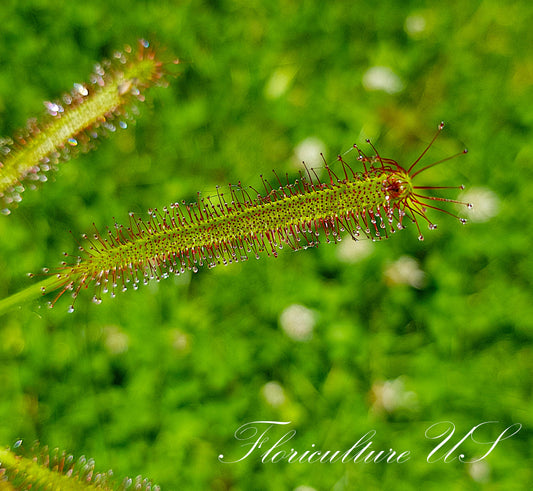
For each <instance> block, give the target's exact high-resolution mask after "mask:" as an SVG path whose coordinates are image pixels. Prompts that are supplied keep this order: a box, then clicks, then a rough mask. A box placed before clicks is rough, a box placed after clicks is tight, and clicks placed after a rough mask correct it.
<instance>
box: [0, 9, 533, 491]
mask: <svg viewBox="0 0 533 491" xmlns="http://www.w3.org/2000/svg"><path fill="white" fill-rule="evenodd" d="M532 22H533V6H532V5H531V3H530V2H527V1H522V2H513V3H512V4H511V3H510V2H508V3H502V2H499V1H497V0H486V1H471V0H467V1H461V2H459V1H453V2H441V3H437V2H420V1H405V2H394V1H392V0H388V1H354V2H348V1H344V2H323V1H308V2H295V1H272V2H266V1H254V0H246V1H229V0H228V1H214V0H213V1H209V2H199V1H183V2H168V1H166V2H165V1H162V2H157V4H156V2H147V1H131V0H129V1H117V0H115V1H113V0H106V1H101V0H98V1H93V2H90V3H89V4H87V5H85V6H84V5H82V4H80V3H79V2H57V1H52V0H46V1H44V0H41V1H39V2H31V1H24V2H15V1H4V2H2V5H1V6H0V26H1V28H0V66H1V69H0V134H2V135H12V134H13V133H14V132H15V131H16V129H17V128H20V127H22V126H24V124H25V121H26V120H27V118H29V117H31V116H36V115H39V114H41V113H42V111H43V105H42V102H43V101H44V100H53V99H55V98H59V97H60V95H61V94H62V93H63V92H64V91H67V90H70V88H71V87H72V84H73V83H74V82H80V81H85V80H88V77H89V74H90V73H91V70H92V67H93V65H94V63H95V62H98V61H101V60H102V59H104V58H106V57H110V56H112V54H113V51H114V50H116V49H120V48H122V46H123V45H124V44H125V43H130V44H134V43H135V42H136V40H137V38H140V37H145V38H146V39H149V40H151V41H154V42H156V43H157V44H158V45H159V46H163V47H164V48H165V50H166V52H168V53H172V54H174V55H176V56H178V57H180V59H181V60H182V61H183V63H182V64H181V65H180V66H179V67H178V70H177V71H178V72H179V73H180V76H179V77H177V78H176V79H173V80H172V81H171V85H170V86H169V87H168V88H166V89H153V90H152V91H151V92H150V94H149V96H148V102H147V103H146V104H144V105H143V106H142V107H141V117H140V118H139V120H138V121H137V124H136V125H135V126H134V127H131V128H129V129H128V130H126V131H120V132H118V134H116V135H113V136H112V138H109V139H107V140H104V141H102V142H101V144H100V146H99V149H98V150H97V151H96V152H91V153H89V154H85V155H82V156H81V157H80V158H79V159H77V160H74V161H71V162H69V163H66V164H64V165H61V167H60V170H59V171H58V172H57V173H55V174H54V176H53V179H51V180H52V181H53V182H49V183H47V184H46V185H44V186H43V187H42V188H41V189H39V190H38V191H27V192H26V193H25V195H24V199H23V201H22V203H21V205H20V206H19V208H18V209H16V210H14V212H13V213H12V214H11V215H10V216H8V217H4V216H2V217H0V218H1V219H0V298H4V297H6V296H8V295H10V294H13V293H15V292H17V291H19V290H21V289H23V288H24V287H26V286H28V285H30V284H31V280H30V279H28V278H27V277H26V273H28V272H30V271H33V272H35V271H39V270H40V269H41V268H43V267H53V266H56V265H58V264H59V262H60V261H61V260H62V256H61V253H62V252H63V251H68V252H70V253H74V252H75V249H76V246H75V243H74V241H73V238H72V237H71V235H70V234H69V233H68V231H69V230H72V232H73V233H74V235H76V236H78V235H79V234H81V233H83V232H85V231H89V230H90V228H91V223H92V222H93V221H94V222H95V223H96V224H97V226H98V227H99V228H104V227H105V226H106V225H112V224H113V217H116V219H117V221H118V222H121V223H126V222H127V213H128V212H129V211H135V212H136V213H140V214H141V215H143V216H146V215H145V213H146V210H147V209H148V208H150V207H162V206H164V205H166V204H169V203H171V202H173V201H176V200H181V199H186V200H191V201H193V200H194V199H195V197H196V192H197V191H201V192H202V193H203V194H204V195H209V194H211V193H213V192H214V190H215V186H216V185H217V184H220V185H227V184H228V183H230V182H232V183H235V182H237V181H239V180H241V181H242V182H243V183H247V184H250V185H252V186H254V187H258V186H260V180H259V174H262V173H263V174H269V173H270V171H271V170H272V169H275V170H276V171H277V172H278V173H279V174H280V175H283V174H284V173H285V172H289V173H290V175H291V176H294V177H296V176H297V163H298V161H299V160H301V159H302V158H304V159H305V160H306V161H307V162H309V163H311V164H313V161H312V159H313V158H316V157H317V156H318V154H319V152H320V151H323V152H324V154H325V155H326V158H327V159H328V160H329V161H333V160H335V157H336V155H337V154H338V153H339V152H342V151H344V150H346V149H348V148H350V147H351V145H352V144H353V143H356V142H357V143H360V144H362V145H363V148H367V147H365V146H364V145H365V144H364V139H365V138H368V137H369V138H371V139H372V141H373V143H374V144H375V145H376V147H377V148H378V149H379V151H380V153H381V154H382V155H383V156H386V157H389V158H393V159H395V160H397V161H398V162H400V163H403V164H405V165H408V164H409V163H410V162H412V161H414V159H415V158H416V157H417V156H418V155H419V153H420V152H421V151H422V150H423V148H424V147H425V146H426V145H427V143H428V142H429V141H430V140H431V138H432V136H433V134H434V132H435V130H436V127H437V124H438V123H439V122H440V121H441V120H445V121H446V122H447V126H446V128H445V130H444V131H443V133H442V135H441V136H440V137H439V139H438V140H437V142H436V143H435V145H434V146H433V147H432V149H431V151H430V153H429V154H428V156H427V157H426V160H425V161H426V162H427V163H429V162H432V161H435V160H438V159H441V158H444V157H446V156H449V155H452V154H453V153H455V152H457V151H460V150H461V149H462V148H463V147H464V146H467V147H468V149H469V153H468V155H467V156H465V157H460V158H458V159H455V160H452V161H450V162H448V163H446V164H443V165H440V166H437V167H435V168H432V169H431V170H429V171H427V172H426V173H424V174H422V175H421V176H420V177H419V179H418V182H419V183H423V184H428V185H459V184H465V186H466V190H465V193H468V194H467V197H466V198H465V199H466V200H469V201H473V202H474V203H475V205H476V208H475V210H474V213H473V214H472V215H471V217H470V218H471V220H470V221H469V223H468V225H466V226H461V225H460V223H459V222H458V221H457V220H455V219H454V218H452V217H450V216H447V215H445V214H442V213H438V212H435V213H431V215H430V216H431V217H432V218H433V220H434V221H436V222H438V224H439V228H438V229H437V230H435V231H429V230H425V231H424V232H425V237H426V240H425V241H424V242H419V241H418V240H417V233H416V229H415V227H414V226H409V227H408V228H407V230H405V231H403V232H401V233H399V234H396V235H395V236H394V237H392V238H391V239H390V240H387V241H383V242H380V243H371V242H369V241H361V242H360V243H357V244H354V243H352V242H351V241H350V240H344V241H342V242H341V243H340V244H338V245H326V244H323V245H321V247H319V248H317V249H313V250H307V251H303V252H302V251H300V252H291V251H289V250H285V251H283V253H282V254H280V257H279V258H278V259H271V258H262V259H261V260H259V261H256V260H251V261H249V262H247V263H242V264H237V265H232V266H230V267H227V268H224V267H217V268H215V269H213V270H207V269H205V270H202V271H200V272H199V273H197V274H185V275H183V276H180V277H176V278H173V279H169V280H167V281H164V282H161V283H160V284H150V285H149V286H148V287H144V288H141V289H139V291H137V292H127V293H126V294H122V295H119V296H118V297H117V298H115V299H114V300H111V299H109V298H108V297H105V298H104V302H103V303H102V305H99V306H96V305H94V304H92V303H91V302H90V298H91V295H90V294H86V295H83V296H81V297H80V298H79V299H78V301H77V305H76V306H77V309H76V311H75V312H74V313H73V314H68V313H67V307H68V304H69V302H68V299H62V300H61V301H60V302H59V303H58V305H57V306H56V308H55V309H53V310H48V309H46V308H45V302H44V301H39V302H35V303H31V304H27V305H24V306H23V307H22V308H21V309H20V310H18V311H15V312H12V313H10V314H9V315H6V316H4V317H2V318H0V393H1V397H0V444H1V445H9V444H12V443H13V442H14V441H15V440H16V439H18V438H23V439H24V440H25V441H26V442H28V444H29V442H32V441H33V440H35V439H38V440H39V441H41V442H42V443H43V444H48V445H50V446H52V447H55V446H59V447H61V448H62V449H66V450H68V451H71V452H72V453H74V454H75V455H77V456H79V455H82V454H85V455H87V456H90V457H93V458H94V459H96V462H97V468H98V469H100V470H107V469H108V468H112V469H113V471H114V473H115V475H117V476H125V475H131V476H134V475H137V474H143V475H145V476H149V477H151V478H152V479H153V480H154V481H155V482H157V483H159V484H160V485H161V486H162V487H163V489H167V490H176V489H191V490H193V489H214V490H226V489H232V490H251V489H258V490H259V489H261V490H263V489H264V490H278V489H279V490H282V489H287V490H298V491H311V490H317V491H318V490H323V489H334V490H345V489H346V490H350V489H387V490H411V489H420V488H421V487H422V489H425V490H426V489H427V490H437V489H439V490H440V489H444V488H445V487H446V488H447V489H453V490H455V489H458V490H470V489H490V490H500V489H502V490H507V489H529V487H528V486H530V484H531V482H533V470H532V467H533V466H532V464H533V459H532V448H533V435H532V428H533V404H532V388H533V387H532V385H533V382H532V374H533V350H532V348H533V302H532V299H533V298H532V284H531V278H532V274H533V253H532V250H531V246H530V239H531V234H532V230H533V229H532V223H531V222H532V219H531V216H530V214H529V212H530V211H531V206H532V198H531V196H532V194H531V193H532V191H531V180H532V177H533V172H532V168H533V139H532V138H531V137H532V125H533V83H532V81H533V56H532V55H531V52H532V47H533V31H532V30H531V23H532ZM458 193H459V192H458V191H447V192H444V191H443V192H442V193H441V195H446V196H449V197H457V196H458ZM446 208H447V209H448V210H450V211H452V212H453V213H459V214H461V215H464V214H465V210H464V209H461V208H456V207H455V205H449V206H446ZM255 420H276V421H291V425H290V429H294V430H296V431H297V434H296V436H295V438H294V439H293V440H292V441H291V443H290V444H289V447H291V446H292V447H294V448H296V449H298V450H301V451H304V450H306V449H309V448H311V447H310V446H311V444H313V443H314V444H315V445H316V447H317V448H320V449H324V450H326V449H329V450H332V451H334V450H346V449H348V448H349V447H350V446H351V445H353V444H354V443H355V442H356V441H357V440H358V439H359V438H360V437H361V436H362V435H364V434H365V433H366V432H368V431H370V430H375V431H376V436H375V437H374V444H375V446H374V447H373V448H376V449H385V450H388V449H389V448H393V449H395V450H397V451H398V452H401V451H405V450H409V451H410V452H411V455H412V457H411V460H409V461H408V462H406V463H404V464H354V463H346V464H342V463H336V464H318V463H315V464H287V463H277V464H272V463H270V464H263V463H261V461H260V454H259V451H258V452H255V453H254V454H253V455H252V456H250V457H249V458H247V459H245V460H243V461H242V462H239V463H237V464H224V463H221V462H219V460H218V455H219V454H224V456H225V458H227V459H228V460H236V459H238V458H240V456H242V455H243V452H244V447H241V446H240V442H238V441H237V440H236V439H235V438H234V432H235V431H236V430H237V428H238V427H239V426H241V425H242V424H245V423H247V422H250V421H255ZM440 421H451V422H453V423H454V424H455V425H456V427H457V432H456V434H455V435H454V440H453V441H454V442H458V441H459V439H460V438H461V437H462V436H463V435H464V434H466V433H467V432H468V431H469V430H470V429H471V428H472V427H473V426H475V425H477V424H480V423H482V422H485V421H497V422H499V423H498V424H495V425H492V426H491V427H490V428H488V427H485V428H484V429H481V430H480V433H479V434H477V440H479V441H488V440H491V439H495V438H496V436H497V435H498V433H500V431H503V429H505V428H506V427H507V426H509V425H511V424H513V423H520V424H522V425H523V428H522V430H521V431H520V432H519V433H518V434H517V435H515V436H514V437H512V438H510V439H507V440H505V441H503V442H501V443H500V444H499V445H498V446H497V447H496V448H495V449H494V451H493V452H492V453H491V454H490V456H488V457H487V458H486V459H484V460H483V461H482V462H480V463H478V464H475V465H472V464H463V463H460V462H458V460H457V459H456V460H454V461H453V462H450V463H443V462H442V461H439V462H437V463H433V464H430V463H427V462H426V457H427V455H428V453H429V452H430V451H431V449H432V448H433V446H434V444H435V443H434V442H432V441H430V440H428V439H427V438H426V437H425V435H424V432H425V430H426V428H428V427H429V426H430V425H432V424H434V423H438V422H440ZM284 432H285V431H282V430H280V429H278V430H275V432H273V434H272V440H271V443H273V442H274V441H275V440H277V438H279V437H281V436H282V435H283V433H284ZM265 448H266V447H265ZM462 450H464V452H465V454H466V458H467V459H468V458H473V457H476V456H477V457H480V456H481V455H483V454H484V453H485V452H486V451H487V450H488V448H487V446H486V445H485V446H482V445H475V444H474V443H473V442H470V443H469V444H467V445H466V446H465V447H464V449H463V448H462Z"/></svg>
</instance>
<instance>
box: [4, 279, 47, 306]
mask: <svg viewBox="0 0 533 491" xmlns="http://www.w3.org/2000/svg"><path fill="white" fill-rule="evenodd" d="M54 282H57V278H56V277H55V276H50V277H49V278H46V279H45V280H44V281H42V282H40V283H37V284H36V285H31V286H29V287H28V288H25V289H24V290H22V291H20V292H18V293H15V294H13V295H10V296H9V297H6V298H4V299H2V300H0V316H2V315H4V314H5V313H7V312H9V311H11V310H13V309H15V308H17V307H19V306H21V305H22V304H24V303H25V302H28V301H30V300H33V299H36V298H38V297H42V295H43V290H42V289H43V288H45V289H46V290H48V288H49V287H50V286H52V285H53V284H54Z"/></svg>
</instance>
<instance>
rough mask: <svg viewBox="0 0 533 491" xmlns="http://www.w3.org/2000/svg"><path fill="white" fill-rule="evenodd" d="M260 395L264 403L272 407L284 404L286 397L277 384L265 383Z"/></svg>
mask: <svg viewBox="0 0 533 491" xmlns="http://www.w3.org/2000/svg"><path fill="white" fill-rule="evenodd" d="M261 395H262V396H263V397H264V399H265V401H266V402H267V403H268V404H270V405H271V406H273V407H279V406H281V405H283V404H284V403H285V401H286V400H287V397H286V396H285V390H283V387H282V386H281V384H280V383H279V382H267V383H266V384H265V385H263V387H262V388H261Z"/></svg>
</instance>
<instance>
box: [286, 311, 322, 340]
mask: <svg viewBox="0 0 533 491" xmlns="http://www.w3.org/2000/svg"><path fill="white" fill-rule="evenodd" d="M279 323H280V325H281V328H282V329H283V330H284V331H285V334H287V336H289V337H290V338H292V339H294V340H295V341H309V340H310V339H311V338H312V337H313V328H314V327H315V323H316V316H315V313H314V312H313V311H312V310H310V309H308V308H307V307H304V306H303V305H298V304H293V305H289V306H288V307H287V308H286V309H285V310H284V311H283V312H282V313H281V315H280V317H279Z"/></svg>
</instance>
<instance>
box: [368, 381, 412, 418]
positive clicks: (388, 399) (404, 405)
mask: <svg viewBox="0 0 533 491" xmlns="http://www.w3.org/2000/svg"><path fill="white" fill-rule="evenodd" d="M371 395H372V399H373V401H374V402H373V404H372V410H373V411H381V410H385V411H386V412H388V413H394V412H395V411H397V410H398V409H408V410H414V409H416V407H417V404H418V398H417V396H416V394H415V393H414V392H412V391H406V390H405V384H404V382H403V380H402V379H401V378H397V379H394V380H386V381H385V382H376V383H374V385H373V386H372V389H371Z"/></svg>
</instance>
